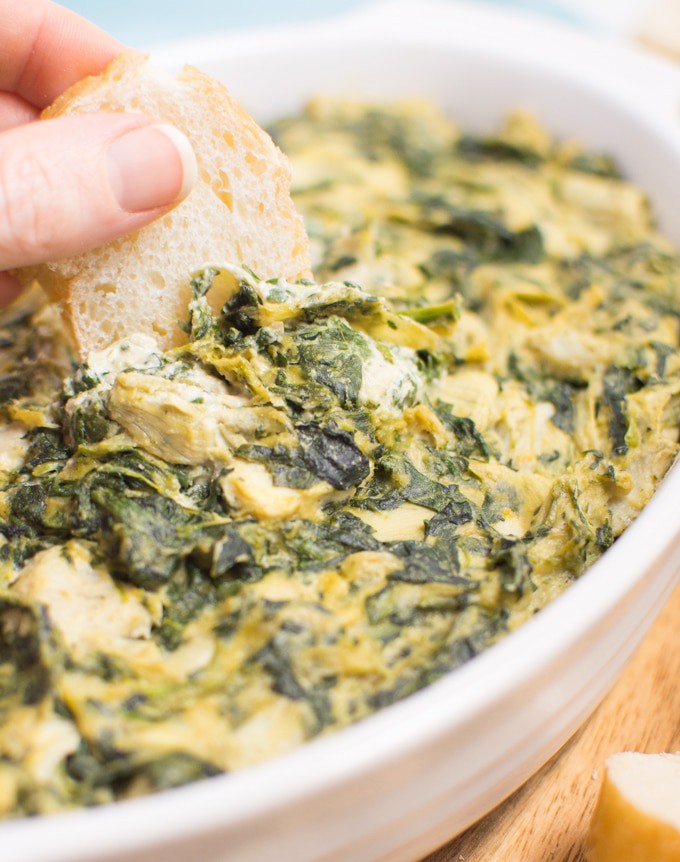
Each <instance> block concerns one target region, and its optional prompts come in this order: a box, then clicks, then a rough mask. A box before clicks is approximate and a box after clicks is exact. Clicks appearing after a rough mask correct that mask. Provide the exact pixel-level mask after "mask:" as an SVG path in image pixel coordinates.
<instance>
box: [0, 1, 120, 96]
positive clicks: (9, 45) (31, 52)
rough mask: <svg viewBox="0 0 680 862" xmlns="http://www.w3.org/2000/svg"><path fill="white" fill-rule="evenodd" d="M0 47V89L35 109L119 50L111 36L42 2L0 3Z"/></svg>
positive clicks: (64, 10)
mask: <svg viewBox="0 0 680 862" xmlns="http://www.w3.org/2000/svg"><path fill="white" fill-rule="evenodd" d="M0 45H2V60H1V61H0V90H6V91H13V92H16V93H18V94H19V95H20V96H22V97H23V98H24V99H26V100H27V101H28V102H31V103H32V104H33V105H36V106H37V107H39V108H44V107H45V106H46V105H49V103H50V102H52V101H54V99H56V97H57V96H58V95H60V94H61V93H63V92H64V90H65V89H67V87H70V86H71V84H74V83H75V82H76V81H79V80H80V79H81V78H84V77H85V76H86V75H94V74H97V73H99V72H101V70H102V69H103V68H104V66H106V64H107V63H109V62H110V61H111V60H112V59H113V57H114V56H115V55H116V54H118V53H119V52H120V51H121V50H122V45H121V44H120V43H119V42H117V41H116V40H115V39H114V38H113V37H112V36H109V35H108V34H107V33H104V31H103V30H100V29H99V28H98V27H95V25H94V24H91V23H90V22H89V21H86V20H85V19H84V18H81V17H80V16H79V15H76V14H75V12H70V11H69V10H68V9H64V8H62V7H61V6H58V5H57V4H56V3H50V2H48V0H20V2H17V0H0Z"/></svg>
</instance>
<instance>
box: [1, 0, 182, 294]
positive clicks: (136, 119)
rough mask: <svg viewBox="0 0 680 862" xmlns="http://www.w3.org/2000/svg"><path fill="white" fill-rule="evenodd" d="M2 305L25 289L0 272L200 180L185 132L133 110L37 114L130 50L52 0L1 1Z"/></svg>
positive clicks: (157, 209) (108, 233)
mask: <svg viewBox="0 0 680 862" xmlns="http://www.w3.org/2000/svg"><path fill="white" fill-rule="evenodd" d="M0 44H1V45H2V53H1V55H0V306H2V305H3V304H6V303H7V302H9V301H10V300H11V299H12V298H13V297H14V296H15V295H16V294H17V292H18V290H19V288H18V285H17V283H16V282H15V281H14V279H12V278H11V277H10V276H9V275H8V274H7V273H6V272H3V270H7V269H11V268H13V267H20V266H26V265H29V264H33V263H41V262H44V261H48V260H55V259H58V258H60V257H67V256H69V255H72V254H77V253H79V252H82V251H85V250H87V249H89V248H94V247H95V246H98V245H102V244H104V243H106V242H109V241H110V240H113V239H116V238H117V237H119V236H123V235H124V234H127V233H130V232H131V231H134V230H136V229H138V228H140V227H142V226H143V225H145V224H147V223H148V222H150V221H152V220H153V219H155V218H157V217H158V216H159V215H162V214H163V213H164V212H167V210H168V209H170V208H171V207H172V206H173V205H174V204H176V203H178V202H179V201H180V200H181V199H182V197H184V196H185V195H186V194H187V193H188V192H189V191H190V188H191V186H192V185H193V183H194V181H195V178H196V160H195V157H194V154H193V151H192V150H191V146H190V144H189V142H188V141H187V139H186V138H185V137H184V135H182V134H181V133H180V132H179V131H178V130H176V129H174V128H172V127H169V126H163V125H158V124H157V123H154V120H153V119H152V118H150V117H144V116H140V115H134V114H90V115H79V116H67V117H60V118H58V119H52V120H45V121H42V122H39V123H36V122H33V121H34V120H36V119H37V118H38V116H39V113H40V110H41V109H42V108H44V107H45V106H46V105H48V104H50V102H52V101H53V100H54V99H55V98H56V97H57V96H58V95H60V94H61V93H62V92H63V91H64V90H65V89H66V88H67V87H69V86H70V85H71V84H73V83H75V82H76V81H78V80H80V79H81V78H83V77H85V76H86V75H92V74H97V73H98V72H100V71H101V70H102V69H103V68H104V66H106V65H107V63H108V62H109V61H110V60H111V59H112V58H113V57H114V56H115V55H116V54H117V53H118V52H119V51H120V50H121V49H122V46H121V45H120V44H119V43H118V42H116V40H115V39H113V38H111V37H110V36H108V35H107V34H106V33H104V32H102V31H101V30H99V29H98V28H97V27H95V26H94V25H93V24H90V23H89V22H88V21H85V20H84V19H83V18H80V17H79V16H78V15H76V14H75V13H73V12H69V11H68V10H66V9H64V8H62V7H61V6H58V5H57V4H56V3H51V2H48V0H20V2H17V0H0Z"/></svg>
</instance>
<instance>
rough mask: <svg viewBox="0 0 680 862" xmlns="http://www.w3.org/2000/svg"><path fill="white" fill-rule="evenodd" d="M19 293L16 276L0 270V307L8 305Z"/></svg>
mask: <svg viewBox="0 0 680 862" xmlns="http://www.w3.org/2000/svg"><path fill="white" fill-rule="evenodd" d="M20 293H21V285H20V284H19V282H18V281H17V280H16V278H12V276H11V275H7V273H6V272H0V308H3V306H5V305H9V303H10V302H11V301H12V300H13V299H16V298H17V296H19V294H20Z"/></svg>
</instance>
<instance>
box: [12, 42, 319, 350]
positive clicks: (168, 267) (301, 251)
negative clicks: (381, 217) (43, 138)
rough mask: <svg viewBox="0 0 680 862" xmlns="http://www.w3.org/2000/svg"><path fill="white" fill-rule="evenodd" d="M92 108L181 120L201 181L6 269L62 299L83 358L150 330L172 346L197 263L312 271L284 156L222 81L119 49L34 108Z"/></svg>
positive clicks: (291, 276)
mask: <svg viewBox="0 0 680 862" xmlns="http://www.w3.org/2000/svg"><path fill="white" fill-rule="evenodd" d="M95 111H132V112H138V113H144V114H149V115H150V116H152V117H156V118H160V119H162V120H165V121H167V122H169V123H171V124H173V125H174V126H176V127H177V128H179V129H181V130H182V131H183V132H184V133H185V134H186V135H187V137H188V138H189V140H190V141H191V143H192V145H193V148H194V151H195V153H196V157H197V161H198V170H199V179H198V182H197V184H196V186H195V187H194V189H193V190H192V192H191V193H190V194H189V196H188V197H187V198H186V199H185V200H184V201H183V202H182V203H181V204H180V205H179V206H177V207H176V208H175V209H174V210H172V211H171V212H169V213H167V214H166V215H165V216H163V217H162V218H160V219H159V220H158V221H156V222H153V223H152V224H150V225H147V226H146V227H144V228H142V229H141V230H139V231H137V232H136V233H134V234H131V235H130V236H127V237H124V238H123V239H119V240H116V241H115V242H111V243H109V244H107V245H105V246H102V247H100V248H97V249H95V250H94V251H90V252H86V253H84V254H80V255H77V256H75V257H71V258H67V259H65V260H59V261H56V262H53V263H47V264H44V265H41V266H36V267H27V268H25V269H23V270H19V271H18V272H17V273H15V274H16V275H17V276H18V277H19V278H20V280H21V281H23V282H25V283H26V282H29V281H32V280H33V279H37V280H38V281H39V282H40V283H41V284H42V286H43V287H44V288H45V290H46V291H47V293H48V294H49V296H50V298H51V299H53V300H54V301H56V302H59V303H61V304H62V306H63V309H64V312H65V314H66V317H67V320H68V322H69V323H70V326H71V328H72V331H73V335H74V337H75V341H76V344H77V346H78V349H79V350H80V353H81V355H83V356H84V355H85V354H86V353H87V352H88V351H89V350H92V349H99V348H102V347H105V346H107V345H108V344H110V343H111V342H113V341H115V340H116V339H118V338H121V337H124V336H126V335H129V334H131V333H133V332H144V333H147V334H149V335H154V336H155V337H156V338H157V340H158V341H159V343H160V345H161V347H163V348H168V347H172V346H174V345H176V344H178V343H181V342H182V340H183V334H182V331H181V330H180V328H179V326H178V322H180V321H185V320H186V319H187V304H188V301H189V299H190V288H189V281H190V278H191V275H192V273H194V272H195V271H196V270H197V269H199V268H200V267H201V266H203V265H204V264H206V263H212V262H217V263H222V262H229V263H234V264H238V265H245V266H248V267H250V268H251V269H252V270H254V271H255V272H256V273H257V274H258V275H260V276H262V277H265V278H273V277H277V276H280V277H283V278H286V279H288V280H291V281H292V280H295V279H297V278H301V277H305V276H308V275H309V274H310V264H309V248H308V241H307V236H306V234H305V230H304V227H303V224H302V220H301V218H300V216H299V215H298V213H297V212H296V210H295V207H294V205H293V202H292V200H291V197H290V167H289V164H288V160H287V159H286V157H285V156H284V155H283V153H282V152H281V151H280V150H279V149H278V147H276V145H275V144H274V142H273V141H272V140H271V138H270V137H269V135H267V133H266V132H264V131H263V130H262V129H261V128H260V127H259V126H258V125H257V124H256V123H255V121H254V120H253V119H252V118H251V117H249V116H248V114H247V113H246V112H245V111H244V110H243V108H242V107H241V106H240V105H238V104H237V102H236V101H235V100H234V99H233V98H232V97H231V95H230V94H229V92H228V91H227V90H226V88H225V87H223V86H222V84H220V83H219V82H217V81H215V80H214V79H212V78H210V77H209V76H207V75H205V74H203V73H202V72H200V71H198V70H197V69H194V68H191V67H188V66H187V67H185V68H184V70H183V71H182V72H181V73H180V74H179V75H178V76H177V77H176V78H175V77H174V76H172V75H170V74H168V73H166V72H164V71H160V70H158V69H156V68H155V67H154V66H153V65H152V64H151V63H150V62H149V60H148V57H147V56H146V55H143V54H139V53H137V52H135V51H125V52H123V53H122V54H120V55H119V56H118V57H117V58H116V59H114V60H113V62H112V63H110V65H109V66H108V67H107V68H106V69H105V70H104V72H102V74H101V75H97V76H93V77H90V78H86V79H84V80H83V81H80V82H79V83H77V84H75V85H74V86H73V87H71V88H70V89H69V90H67V91H66V92H65V93H64V94H63V95H62V96H60V97H59V98H58V99H57V100H56V101H55V102H54V103H53V104H52V105H50V106H49V107H48V108H47V109H46V110H45V111H44V112H43V117H44V118H52V117H59V116H63V115H65V114H84V113H92V112H95Z"/></svg>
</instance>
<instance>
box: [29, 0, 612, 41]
mask: <svg viewBox="0 0 680 862" xmlns="http://www.w3.org/2000/svg"><path fill="white" fill-rule="evenodd" d="M18 2H21V0H18ZM364 2H365V0H238V2H234V0H181V2H173V0H61V5H62V6H67V7H68V8H69V9H73V10H74V11H76V12H78V13H80V14H81V15H84V16H85V17H86V18H89V19H90V20H91V21H94V22H95V23H96V24H98V25H99V26H100V27H103V28H104V29H105V30H108V31H109V33H111V34H112V35H114V36H116V37H117V38H118V39H120V40H121V41H122V42H124V43H126V44H128V45H131V46H132V47H135V48H142V49H148V48H151V47H153V46H155V45H158V44H159V43H162V42H167V41H171V40H173V41H174V40H177V39H181V38H184V37H189V36H198V35H204V34H208V33H215V32H216V31H219V30H234V29H238V28H242V27H254V26H258V25H263V24H265V25H266V24H280V23H283V22H287V23H292V22H297V21H303V20H311V19H319V18H324V17H326V18H327V17H330V16H332V15H337V14H339V13H341V12H343V11H347V10H350V9H354V8H357V7H358V6H361V5H362V4H363V3H364ZM495 2H496V3H499V4H501V5H506V6H509V5H514V6H522V7H524V8H528V9H532V10H534V11H539V12H545V13H546V14H552V15H558V16H560V17H562V18H568V19H571V20H573V16H570V15H569V14H568V13H567V12H566V11H565V10H564V9H563V7H562V6H561V4H560V2H559V0H495ZM593 2H597V0H593Z"/></svg>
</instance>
